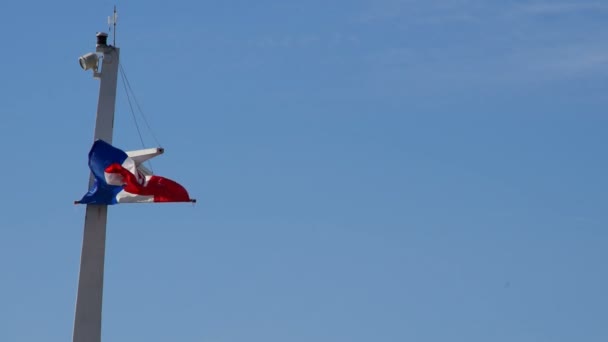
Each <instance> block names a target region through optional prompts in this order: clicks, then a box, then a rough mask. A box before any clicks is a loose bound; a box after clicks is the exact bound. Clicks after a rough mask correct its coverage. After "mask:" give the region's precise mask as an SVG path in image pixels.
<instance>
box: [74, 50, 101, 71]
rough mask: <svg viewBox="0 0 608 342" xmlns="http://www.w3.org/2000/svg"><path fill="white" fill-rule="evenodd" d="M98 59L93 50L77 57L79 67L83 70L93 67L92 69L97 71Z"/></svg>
mask: <svg viewBox="0 0 608 342" xmlns="http://www.w3.org/2000/svg"><path fill="white" fill-rule="evenodd" d="M98 61H99V57H98V56H97V54H96V53H94V52H89V53H87V54H86V55H84V56H82V57H80V58H78V62H79V63H80V67H81V68H82V69H83V70H89V69H93V71H97V62H98Z"/></svg>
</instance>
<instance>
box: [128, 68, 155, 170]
mask: <svg viewBox="0 0 608 342" xmlns="http://www.w3.org/2000/svg"><path fill="white" fill-rule="evenodd" d="M119 73H120V78H121V79H122V85H123V88H124V90H125V94H126V96H127V102H128V103H129V109H130V111H131V116H132V118H133V123H134V124H135V128H136V129H137V134H138V135H139V141H140V142H141V145H142V148H146V145H145V143H144V138H143V136H142V134H141V129H140V127H139V122H138V120H137V116H136V114H135V110H134V108H133V102H135V107H136V108H137V111H138V112H139V114H140V116H141V118H142V120H143V122H144V124H145V125H146V127H147V128H148V132H149V133H150V135H151V136H152V138H153V139H154V141H155V142H156V144H157V145H158V147H162V145H161V144H160V142H159V140H158V138H157V137H156V135H155V134H154V132H153V131H152V128H151V127H150V123H149V122H148V119H147V118H146V115H145V114H144V111H143V110H142V109H141V106H140V105H139V101H137V97H136V96H135V92H134V91H133V88H131V83H130V82H129V78H128V77H127V72H126V71H125V68H124V67H123V64H122V63H120V65H119ZM131 97H132V98H133V101H131ZM147 163H148V165H149V166H150V169H151V170H152V163H151V162H150V161H147Z"/></svg>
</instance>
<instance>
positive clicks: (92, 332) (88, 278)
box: [73, 33, 120, 342]
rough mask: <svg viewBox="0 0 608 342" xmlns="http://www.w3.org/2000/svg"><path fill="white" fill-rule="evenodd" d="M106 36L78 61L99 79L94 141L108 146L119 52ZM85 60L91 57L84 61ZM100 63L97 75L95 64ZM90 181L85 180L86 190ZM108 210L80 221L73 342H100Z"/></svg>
mask: <svg viewBox="0 0 608 342" xmlns="http://www.w3.org/2000/svg"><path fill="white" fill-rule="evenodd" d="M107 38H108V35H107V34H106V33H98V34H97V48H96V55H97V57H96V56H93V54H89V55H85V56H83V57H81V59H80V64H81V66H82V67H83V69H85V70H87V69H88V68H89V66H88V64H87V63H89V62H91V61H92V62H91V63H94V64H95V65H94V67H92V69H93V75H94V77H95V78H98V79H100V85H99V100H98V102H97V118H96V120H95V134H94V141H95V140H98V139H102V140H105V141H106V142H108V143H109V144H111V143H112V134H113V129H114V108H115V104H116V83H117V79H118V60H119V52H120V49H118V48H116V47H114V46H109V45H107ZM87 56H92V57H90V58H88V59H83V58H87ZM98 61H101V71H98V67H97V63H98ZM93 181H94V177H93V175H92V174H91V176H90V178H89V188H90V187H91V186H92V185H93ZM107 218H108V206H107V205H99V204H87V208H86V216H85V220H84V234H83V240H82V252H81V257H80V273H79V276H78V294H77V297H76V310H75V317H74V334H73V342H100V341H101V309H102V297H103V274H104V259H105V248H106V223H107Z"/></svg>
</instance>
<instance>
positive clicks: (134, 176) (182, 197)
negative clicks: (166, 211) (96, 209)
mask: <svg viewBox="0 0 608 342" xmlns="http://www.w3.org/2000/svg"><path fill="white" fill-rule="evenodd" d="M89 168H90V169H91V172H92V173H93V176H94V177H95V183H94V184H93V186H92V187H91V189H90V190H89V192H87V193H86V194H85V195H84V197H82V199H81V200H80V201H76V203H81V204H118V203H151V202H196V200H194V199H191V198H190V196H189V195H188V191H186V189H185V188H184V187H183V186H181V185H179V184H178V183H176V182H174V181H172V180H170V179H168V178H164V177H159V176H156V175H151V174H149V172H144V169H143V168H141V167H140V166H138V165H137V163H136V162H135V161H134V160H133V159H132V158H130V157H129V156H128V155H127V153H125V152H124V151H122V150H120V149H118V148H116V147H114V146H112V145H110V144H108V143H107V142H105V141H103V140H97V141H95V143H94V144H93V147H92V148H91V151H90V152H89Z"/></svg>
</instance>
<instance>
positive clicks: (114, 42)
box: [112, 5, 118, 46]
mask: <svg viewBox="0 0 608 342" xmlns="http://www.w3.org/2000/svg"><path fill="white" fill-rule="evenodd" d="M117 19H118V16H117V15H116V5H114V18H113V20H112V21H113V22H114V41H113V42H112V45H114V46H116V21H117Z"/></svg>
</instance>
